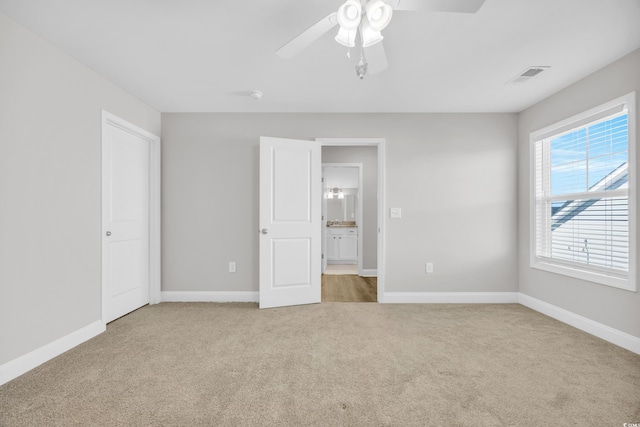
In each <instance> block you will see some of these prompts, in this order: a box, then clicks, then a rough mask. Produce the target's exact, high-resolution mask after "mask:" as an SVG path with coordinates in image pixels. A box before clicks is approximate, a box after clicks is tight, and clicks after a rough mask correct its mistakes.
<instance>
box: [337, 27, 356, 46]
mask: <svg viewBox="0 0 640 427" xmlns="http://www.w3.org/2000/svg"><path fill="white" fill-rule="evenodd" d="M356 33H357V30H352V31H349V30H345V29H344V28H342V27H340V29H339V30H338V35H337V36H336V41H337V42H338V43H340V44H341V45H342V46H346V47H354V46H355V45H356Z"/></svg>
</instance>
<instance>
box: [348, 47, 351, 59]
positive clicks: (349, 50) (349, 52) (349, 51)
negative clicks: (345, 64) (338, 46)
mask: <svg viewBox="0 0 640 427" xmlns="http://www.w3.org/2000/svg"><path fill="white" fill-rule="evenodd" d="M347 58H351V48H349V47H348V46H347Z"/></svg>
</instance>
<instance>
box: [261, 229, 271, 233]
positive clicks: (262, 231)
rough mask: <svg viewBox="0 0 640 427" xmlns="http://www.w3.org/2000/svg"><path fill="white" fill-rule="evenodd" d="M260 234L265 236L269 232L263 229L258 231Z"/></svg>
mask: <svg viewBox="0 0 640 427" xmlns="http://www.w3.org/2000/svg"><path fill="white" fill-rule="evenodd" d="M260 232H261V233H262V234H267V233H269V230H267V229H266V228H263V229H262V230H260Z"/></svg>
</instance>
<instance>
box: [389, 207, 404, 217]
mask: <svg viewBox="0 0 640 427" xmlns="http://www.w3.org/2000/svg"><path fill="white" fill-rule="evenodd" d="M389 216H390V217H391V218H402V209H401V208H389Z"/></svg>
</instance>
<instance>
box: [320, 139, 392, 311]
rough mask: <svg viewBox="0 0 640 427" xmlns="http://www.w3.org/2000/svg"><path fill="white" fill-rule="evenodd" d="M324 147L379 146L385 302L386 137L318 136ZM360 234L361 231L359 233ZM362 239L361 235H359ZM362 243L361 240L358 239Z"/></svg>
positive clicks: (381, 278)
mask: <svg viewBox="0 0 640 427" xmlns="http://www.w3.org/2000/svg"><path fill="white" fill-rule="evenodd" d="M316 140H317V141H320V143H321V144H322V146H323V147H325V146H342V147H366V146H374V147H378V302H379V303H383V302H384V271H385V246H384V235H385V232H384V230H385V219H386V216H385V215H384V212H385V191H384V190H385V179H384V176H385V174H384V173H385V159H386V156H385V139H384V138H316ZM358 235H360V233H358ZM358 239H360V237H358ZM358 243H360V241H358Z"/></svg>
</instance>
